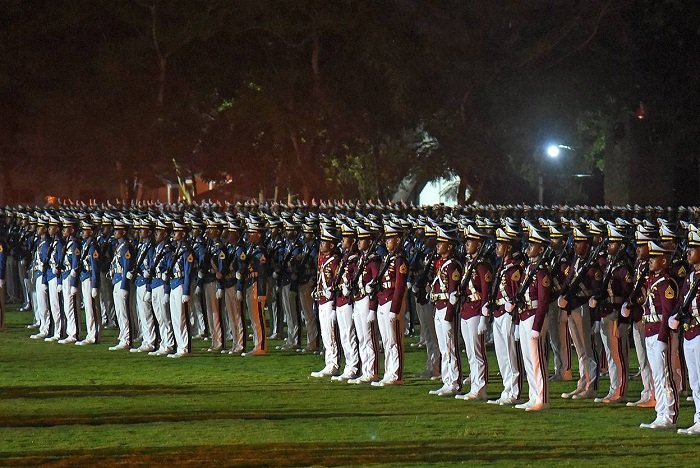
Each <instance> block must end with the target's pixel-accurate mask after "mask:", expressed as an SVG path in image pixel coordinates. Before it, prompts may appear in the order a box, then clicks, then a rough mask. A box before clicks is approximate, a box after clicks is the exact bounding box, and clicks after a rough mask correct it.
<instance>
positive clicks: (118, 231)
mask: <svg viewBox="0 0 700 468" xmlns="http://www.w3.org/2000/svg"><path fill="white" fill-rule="evenodd" d="M124 236H126V228H124V227H115V228H114V238H115V239H117V240H119V239H123V238H124Z"/></svg>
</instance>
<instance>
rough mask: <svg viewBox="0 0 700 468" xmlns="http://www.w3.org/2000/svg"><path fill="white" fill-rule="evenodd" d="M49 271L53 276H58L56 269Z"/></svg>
mask: <svg viewBox="0 0 700 468" xmlns="http://www.w3.org/2000/svg"><path fill="white" fill-rule="evenodd" d="M51 271H52V272H53V274H54V276H58V268H54V269H53V270H51Z"/></svg>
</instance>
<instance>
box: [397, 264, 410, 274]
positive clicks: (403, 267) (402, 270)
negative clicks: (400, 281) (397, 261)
mask: <svg viewBox="0 0 700 468" xmlns="http://www.w3.org/2000/svg"><path fill="white" fill-rule="evenodd" d="M399 273H401V274H402V275H405V274H406V273H408V267H407V266H406V264H405V263H402V264H401V266H400V267H399Z"/></svg>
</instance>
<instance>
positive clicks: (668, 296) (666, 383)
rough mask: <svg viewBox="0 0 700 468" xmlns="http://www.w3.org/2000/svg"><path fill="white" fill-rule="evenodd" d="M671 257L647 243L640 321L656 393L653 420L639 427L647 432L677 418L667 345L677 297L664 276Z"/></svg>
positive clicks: (670, 425)
mask: <svg viewBox="0 0 700 468" xmlns="http://www.w3.org/2000/svg"><path fill="white" fill-rule="evenodd" d="M672 254H673V252H671V251H670V250H667V249H664V248H663V247H661V246H660V245H658V244H657V243H655V242H653V241H649V279H648V280H647V284H646V297H645V301H644V315H643V316H642V321H643V322H644V335H645V341H646V345H647V355H648V356H649V364H650V365H651V377H652V379H653V381H654V393H655V394H656V408H655V409H656V419H654V421H653V422H651V423H649V424H646V423H642V424H640V426H639V427H642V428H648V429H669V428H673V427H675V426H676V421H677V419H678V389H677V388H676V383H675V381H674V380H673V377H672V369H671V355H670V348H669V345H668V342H669V337H670V335H671V330H670V328H669V325H668V323H669V319H670V317H671V313H672V312H673V309H674V308H675V306H676V300H677V297H678V286H677V285H676V282H675V281H674V280H673V278H671V276H670V275H669V274H668V266H669V265H670V262H671V255H672Z"/></svg>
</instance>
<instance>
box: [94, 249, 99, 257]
mask: <svg viewBox="0 0 700 468" xmlns="http://www.w3.org/2000/svg"><path fill="white" fill-rule="evenodd" d="M92 258H100V254H99V253H97V250H95V251H94V252H93V253H92Z"/></svg>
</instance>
